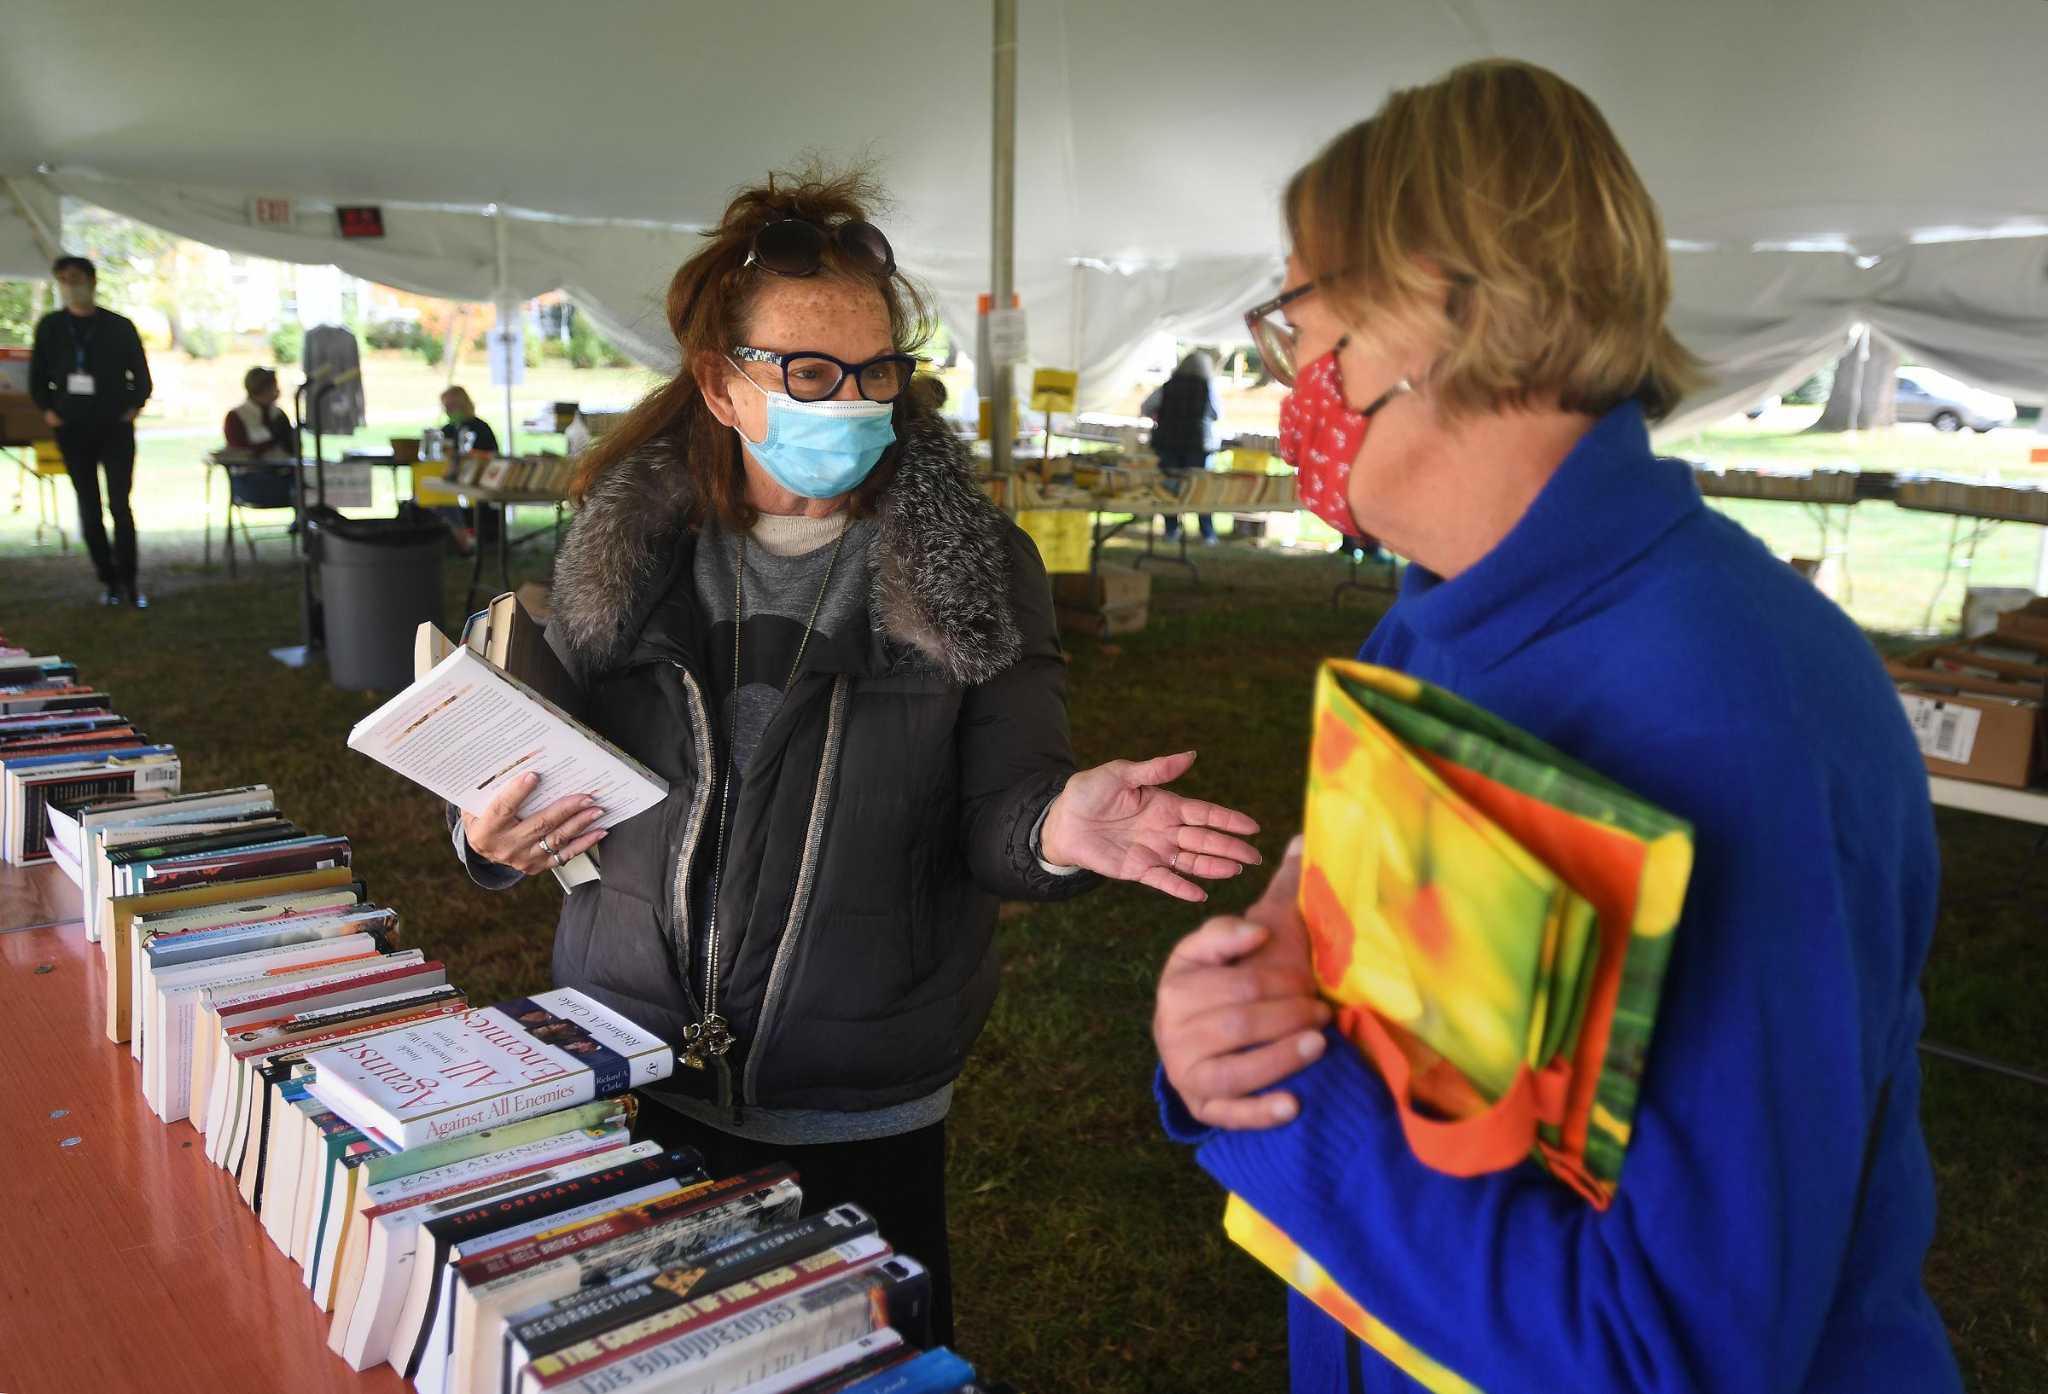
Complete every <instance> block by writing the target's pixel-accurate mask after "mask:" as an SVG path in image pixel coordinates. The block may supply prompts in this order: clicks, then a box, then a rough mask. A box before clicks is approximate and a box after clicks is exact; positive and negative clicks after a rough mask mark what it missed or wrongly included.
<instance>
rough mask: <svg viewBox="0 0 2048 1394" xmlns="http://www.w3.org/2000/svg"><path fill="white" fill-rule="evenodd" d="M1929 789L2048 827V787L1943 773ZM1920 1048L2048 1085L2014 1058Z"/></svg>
mask: <svg viewBox="0 0 2048 1394" xmlns="http://www.w3.org/2000/svg"><path fill="white" fill-rule="evenodd" d="M1927 786H1928V788H1927V792H1928V794H1929V795H1930V796H1931V797H1932V798H1933V800H1934V805H1935V807H1936V808H1959V809H1962V810H1964V811H1965V812H1968V813H1983V814H1987V815H1989V816H1990V817H1993V818H2005V819H2008V820H2010V821H2012V822H2015V823H2031V824H2033V825H2034V826H2036V827H2039V828H2044V829H2048V789H2007V788H2003V787H2001V786H2000V785H1996V784H1978V783H1975V782H1973V781H1971V780H1967V779H1949V778H1946V777H1944V776H1942V775H1932V776H1929V778H1928V780H1927ZM2044 842H2048V832H2044V833H2043V834H2042V835H2041V838H2040V839H2039V840H2037V841H2036V842H2035V844H2034V848H2035V851H2037V852H2038V851H2040V850H2041V847H2042V845H2043V843H2044ZM1920 1049H1921V1050H1923V1051H1925V1052H1926V1053H1927V1054H1929V1055H1936V1056H1940V1057H1941V1058H1942V1059H1944V1060H1953V1061H1955V1062H1956V1063H1957V1064H1959V1065H1970V1066H1974V1067H1975V1068H1977V1069H1980V1070H1990V1071H1992V1072H1993V1073H1994V1074H2001V1075H2008V1076H2010V1077H2011V1078H2013V1079H2021V1080H2025V1081H2026V1082H2027V1083H2029V1084H2035V1085H2039V1086H2040V1087H2042V1088H2043V1089H2048V1075H2044V1074H2042V1073H2040V1072H2039V1071H2038V1070H2032V1069H2028V1068H2027V1067H2025V1066H2023V1065H2016V1064H2013V1063H2011V1062H2010V1061H2005V1060H1997V1059H1994V1058H1992V1057H1991V1056H1988V1055H1978V1054H1976V1053H1975V1052H1974V1051H1968V1050H1958V1049H1956V1048H1955V1047H1954V1046H1945V1045H1941V1044H1940V1043H1938V1042H1935V1041H1929V1040H1925V1039H1923V1040H1922V1041H1921V1042H1920Z"/></svg>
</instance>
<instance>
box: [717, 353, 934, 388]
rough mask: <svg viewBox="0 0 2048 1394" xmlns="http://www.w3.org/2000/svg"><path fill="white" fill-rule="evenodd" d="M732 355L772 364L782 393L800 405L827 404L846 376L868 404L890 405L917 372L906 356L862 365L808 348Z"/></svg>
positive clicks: (912, 359) (882, 356)
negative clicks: (778, 374) (810, 403)
mask: <svg viewBox="0 0 2048 1394" xmlns="http://www.w3.org/2000/svg"><path fill="white" fill-rule="evenodd" d="M732 356H733V357H734V358H736V359H738V360H739V361H740V362H742V363H772V364H774V365H775V366H776V367H778V368H780V369H782V390H783V391H784V392H786V393H788V394H789V395H790V396H792V397H794V398H796V399H797V400H798V401H799V402H823V401H826V400H828V399H829V398H831V397H833V396H834V395H836V394H837V393H838V391H839V384H841V383H843V382H845V381H846V380H847V378H849V377H851V378H852V379H853V381H854V385H855V386H856V387H858V388H859V389H860V395H861V396H863V397H865V398H866V399H867V400H868V401H870V402H893V401H895V400H896V399H897V398H898V397H900V396H902V395H903V389H904V388H906V387H908V386H910V379H911V375H912V374H914V373H915V372H916V371H917V359H916V358H915V357H914V356H912V355H910V354H907V353H884V354H878V355H877V356H875V357H873V358H870V359H869V360H868V361H867V362H865V363H848V362H847V361H845V360H844V359H841V358H834V357H833V356H832V355H831V354H829V353H819V352H816V351H815V350H811V349H799V350H798V351H797V352H795V353H775V352H772V351H771V350H769V349H761V348H748V347H745V346H744V345H742V346H741V347H739V348H736V349H734V350H733V351H732Z"/></svg>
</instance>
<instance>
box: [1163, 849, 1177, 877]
mask: <svg viewBox="0 0 2048 1394" xmlns="http://www.w3.org/2000/svg"><path fill="white" fill-rule="evenodd" d="M1166 869H1167V870H1168V871H1171V872H1173V873H1174V875H1176V876H1178V875H1179V874H1180V853H1178V852H1175V853H1174V854H1173V858H1172V860H1170V861H1169V862H1167V864H1166Z"/></svg>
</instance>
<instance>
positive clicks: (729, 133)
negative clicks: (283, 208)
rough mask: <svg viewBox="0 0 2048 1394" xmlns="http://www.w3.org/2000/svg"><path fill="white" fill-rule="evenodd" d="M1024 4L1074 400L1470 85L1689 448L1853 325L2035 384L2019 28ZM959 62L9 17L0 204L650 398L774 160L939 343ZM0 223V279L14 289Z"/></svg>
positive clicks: (979, 100)
mask: <svg viewBox="0 0 2048 1394" xmlns="http://www.w3.org/2000/svg"><path fill="white" fill-rule="evenodd" d="M1021 8H1022V16H1021V33H1020V44H1019V80H1018V89H1019V111H1020V114H1019V131H1018V151H1019V156H1018V160H1019V163H1018V172H1017V188H1018V199H1017V204H1018V227H1017V280H1018V287H1019V290H1020V292H1021V294H1022V295H1023V298H1024V303H1025V307H1026V309H1027V312H1028V313H1029V315H1030V318H1031V330H1032V333H1031V347H1032V354H1033V357H1034V358H1035V359H1036V360H1037V361H1040V362H1043V363H1047V364H1051V365H1057V366H1079V367H1080V368H1081V370H1082V372H1083V374H1084V393H1085V394H1086V395H1087V396H1088V397H1092V398H1095V399H1097V400H1099V399H1101V398H1102V397H1103V396H1105V395H1108V394H1109V393H1111V392H1113V391H1114V389H1115V388H1116V387H1117V386H1118V385H1119V379H1120V378H1121V376H1122V371H1123V369H1124V368H1125V366H1126V365H1127V363H1128V360H1129V356H1130V353H1131V350H1132V348H1133V346H1134V345H1135V344H1136V343H1137V342H1138V341H1140V340H1141V339H1142V338H1143V337H1145V336H1146V335H1148V334H1151V333H1155V332H1158V331H1162V330H1165V331H1172V332H1177V333H1180V334H1182V335H1183V336H1186V337H1206V336H1216V335H1220V334H1222V333H1225V332H1227V331H1228V329H1229V327H1230V325H1231V324H1232V322H1233V321H1234V319H1235V316H1236V314H1237V313H1238V312H1240V311H1241V310H1242V309H1243V308H1244V307H1245V306H1246V305H1247V304H1249V303H1250V302H1252V301H1253V300H1255V299H1256V298H1258V296H1259V295H1260V294H1261V293H1263V292H1264V291H1266V290H1267V289H1268V288H1270V287H1271V286H1272V285H1274V284H1276V283H1277V279H1278V259H1279V256H1280V254H1281V252H1282V250H1283V249H1282V247H1281V228H1280V220H1279V216H1278V212H1277V207H1276V201H1277V193H1278V190H1279V188H1280V186H1281V185H1282V184H1283V183H1284V181H1285V179H1286V177H1287V175H1288V173H1289V172H1290V171H1291V170H1292V169H1293V168H1294V167H1295V166H1296V165H1297V164H1298V163H1299V162H1300V160H1301V159H1303V158H1304V157H1306V156H1307V155H1308V154H1309V153H1311V152H1312V151H1313V150H1314V148H1315V147H1316V146H1317V145H1318V144H1319V143H1320V142H1321V141H1322V140H1324V139H1326V138H1327V137H1328V136H1329V135H1331V134H1333V133H1334V132H1335V131H1337V130H1338V129H1340V128H1342V127H1343V126H1344V125H1346V124H1348V123H1350V122H1352V121H1355V120H1357V119H1359V118H1360V117H1362V116H1364V115H1366V114H1368V113H1369V112H1370V111H1371V109H1372V108H1373V107H1374V106H1375V105H1377V103H1378V102H1379V100H1380V99H1381V97H1382V96H1383V95H1384V94H1385V93H1386V92H1387V91H1388V90H1389V89H1390V88H1392V87H1396V86H1400V85H1404V84H1409V83H1414V82H1420V81H1426V80H1428V79H1429V78H1431V77H1434V76H1436V75H1437V74H1439V73H1441V72H1442V71H1443V70H1445V69H1446V68H1448V67H1450V66H1451V65H1452V64H1454V63H1457V62H1459V61H1462V60H1465V59H1468V58H1472V57H1476V56H1480V55H1484V54H1508V55H1513V56H1516V57H1522V58H1528V59H1531V60H1533V61H1536V62H1540V63H1544V64H1546V65H1549V66H1551V67H1554V68H1556V69H1557V70H1559V71H1560V72H1562V73H1563V74H1565V75H1566V76H1567V77H1569V78H1571V79H1572V80H1574V81H1576V82H1578V83H1579V84H1581V85H1582V86H1584V87H1585V88H1586V89H1587V90H1588V91H1589V92H1590V93H1591V94H1592V95H1593V97H1594V98H1595V99H1596V100H1597V101H1599V102H1600V104H1601V105H1602V107H1603V109H1604V110H1605V111H1606V112H1607V114H1608V116H1609V118H1610V119H1611V120H1612V122H1613V124H1614V125H1615V127H1616V129H1617V130H1618V132H1619V134H1620V136H1621V138H1622V140H1623V142H1624V144H1625V145H1626V146H1627V147H1628V148H1629V150H1630V151H1631V153H1632V154H1633V155H1634V157H1635V159H1636V161H1637V163H1638V165H1639V166H1640V168H1641V169H1642V171H1643V174H1644V177H1645V179H1646V180H1647V181H1648V183H1649V185H1650V187H1651V189H1652V191H1653V192H1654V193H1655V194H1656V195H1657V197H1658V199H1659V201H1660V203H1661V205H1662V207H1663V210H1664V214H1665V220H1666V225H1667V231H1668V232H1669V233H1670V235H1671V236H1672V238H1673V239H1674V241H1675V243H1676V244H1678V245H1679V246H1680V247H1681V248H1682V249H1683V250H1680V251H1678V252H1677V253H1676V256H1675V260H1676V261H1677V263H1678V295H1677V301H1678V304H1677V309H1676V312H1675V319H1676V323H1677V327H1678V328H1679V330H1680V332H1681V334H1682V335H1684V336H1685V337H1686V339H1687V341H1688V342H1689V343H1691V344H1692V346H1693V347H1694V348H1695V350H1696V351H1698V352H1699V353H1701V354H1702V355H1703V356H1704V357H1706V358H1707V359H1708V360H1709V362H1710V363H1711V364H1712V365H1713V366H1714V367H1715V368H1716V370H1717V371H1718V372H1719V374H1720V378H1721V381H1720V384H1719V386H1718V387H1717V388H1716V389H1715V390H1714V392H1713V393H1712V394H1711V397H1712V400H1707V399H1706V398H1704V397H1703V398H1702V400H1701V401H1700V402H1698V403H1696V404H1694V409H1693V410H1692V411H1690V412H1688V415H1689V416H1692V415H1697V414H1699V413H1702V412H1707V411H1718V410H1721V409H1723V408H1725V407H1726V406H1729V405H1739V404H1741V403H1742V402H1744V401H1746V400H1748V399H1749V398H1752V397H1754V396H1755V395H1756V394H1757V393H1759V392H1761V391H1764V390H1768V389H1769V388H1770V387H1771V386H1773V385H1775V384H1778V383H1782V382H1785V381H1788V380H1792V379H1796V377H1798V376H1800V375H1802V374H1803V373H1804V372H1806V371H1809V370H1810V369H1811V367H1812V366H1814V365H1815V364H1817V363H1818V362H1821V361H1825V360H1826V359H1827V358H1828V357H1829V356H1831V355H1832V354H1834V353H1837V352H1839V351H1840V349H1841V347H1842V344H1843V342H1844V340H1845V338H1846V333H1847V329H1848V326H1849V325H1850V324H1851V323H1854V322H1857V321H1866V322H1869V323H1871V324H1873V325H1875V326H1876V327H1877V328H1878V330H1879V332H1881V333H1884V334H1887V335H1889V336H1890V337H1892V338H1894V339H1896V340H1898V341H1899V342H1900V343H1901V344H1902V346H1905V347H1907V348H1908V349H1909V351H1911V352H1912V353H1913V354H1914V355H1915V356H1916V357H1919V358H1921V359H1923V360H1924V361H1927V362H1930V363H1934V364H1937V365H1940V366H1944V367H1948V368H1950V369H1951V370H1953V371H1955V372H1957V373H1959V374H1961V375H1963V376H1965V377H1969V378H1971V379H1973V380H1976V381H1980V382H1983V383H1984V384H1986V385H1987V386H1995V387H1999V388H2003V389H2005V390H2007V391H2010V392H2013V393H2015V394H2016V395H2019V396H2022V397H2026V398H2034V399H2038V398H2039V397H2040V396H2042V395H2043V389H2044V387H2048V291H2044V283H2043V277H2042V270H2043V258H2044V256H2048V251H2044V250H2043V249H2044V248H2048V237H2044V236H2043V233H2044V232H2048V194H2044V193H2042V192H2039V191H2038V190H2037V189H2036V188H2035V187H2034V186H2033V184H2032V183H2031V182H2029V181H2028V178H2027V176H2028V175H2029V174H2030V173H2031V172H2032V169H2033V167H2034V166H2035V165H2036V163H2037V162H2038V159H2039V156H2038V153H2037V151H2036V150H2035V148H2034V140H2033V139H2032V137H2033V136H2034V133H2036V132H2038V131H2040V130H2042V129H2048V122H2044V120H2043V118H2044V117H2048V87H2044V84H2042V83H2041V82H2040V81H2039V75H2038V72H2037V68H2038V57H2039V55H2040V54H2041V53H2043V52H2048V7H2044V6H2042V5H2041V4H2040V3H2039V0H1979V3H1978V4H1975V5H1972V6H1968V7H1932V6H1925V5H1920V4H1914V3H1907V2H1906V0H1807V3H1804V4H1801V5H1797V6H1790V7H1788V6H1782V5H1770V4H1765V3H1761V2H1760V0H1726V2H1725V3H1721V4H1716V5H1711V6H1702V5H1697V4H1678V3H1671V2H1670V0H1657V2H1656V3H1648V2H1647V0H1578V3H1572V2H1571V0H1438V3H1435V4H1428V5H1423V4H1394V3H1381V4H1372V5H1360V4H1356V3H1344V2H1343V0H1297V2H1296V3H1281V4H1276V5H1262V6H1255V5H1245V4H1242V3H1225V2H1224V0H1170V3H1169V0H1119V3H1116V4H1086V3H1075V0H1026V3H1025V4H1024V5H1023V6H1022V7H1021ZM988 46H989V17H988V12H987V10H986V8H985V7H984V6H981V5H976V4H971V3H963V2H962V0H882V2H881V3H878V4H870V5H865V6H848V5H837V4H822V3H816V0H785V3H783V4H781V5H777V6H731V5H725V6H714V5H707V4H701V3H677V4H671V5H660V6H647V5H633V6H628V5H624V4H619V3H605V2H603V0H600V3H596V4H592V5H587V6H582V7H565V6H558V5H553V4H547V5H542V4H536V3H523V2H522V0H494V2H493V3H486V0H439V2H438V3H436V4H434V5H424V6H423V5H400V4H397V3H393V0H360V3H357V4H354V5H351V6H348V7H345V8H344V9H341V10H328V11H319V10H309V9H305V8H303V7H283V8H280V7H277V6H274V5H258V4H256V3H254V0H192V3H186V4H179V5H163V4H157V3H145V0H106V3H103V4H100V5H96V6H90V7H86V6H77V5H72V4H60V3H58V0H16V3H15V4H13V5H12V6H10V9H9V24H8V42H7V43H6V44H5V45H4V46H0V176H9V177H11V178H12V180H13V181H14V183H15V185H16V186H17V187H22V188H36V187H40V188H42V189H44V190H46V191H47V190H49V189H58V190H62V191H64V192H66V193H71V194H74V195H76V196H78V197H81V198H86V199H90V200H91V201H93V202H96V203H100V204H103V205H105V206H107V207H110V208H113V209H115V210H116V211H119V212H123V213H127V214H129V215H131V216H135V217H138V218H143V219H146V220H147V221H150V222H153V223H157V224H159V225H161V226H163V227H165V228H168V229H170V230H171V231H174V232H178V233H182V234H185V235H188V236H192V237H196V238H200V239H203V240H205V241H208V242H211V243H214V244H216V245H221V246H226V247H229V248H232V249H237V250H243V251H247V252H252V253H257V254H262V255H268V256H275V257H282V258H285V259H290V260H298V261H310V262H334V263H336V264H338V265H340V266H342V267H344V268H345V269H347V270H349V271H352V272H354V273H356V274H359V275H363V276H367V277H371V278H374V279H376V280H380V281H385V282H388V283H391V284H394V285H398V286H402V287H407V288H410V289H414V290H419V291H423V292H427V293H432V294H439V295H448V296H457V297H463V298H491V297H492V296H494V295H496V294H499V293H501V292H510V293H512V294H517V295H522V296H523V295H530V294H533V293H536V292H539V291H542V290H547V289H551V288H553V287H557V286H560V287H564V288H566V289H568V290H569V291H570V293H571V294H572V295H574V296H575V298H576V299H577V301H578V302H579V303H580V304H582V305H583V306H585V307H586V308H587V309H589V310H590V311H592V312H593V314H594V315H595V316H596V318H597V320H598V322H599V324H600V326H601V327H602V328H603V329H604V330H605V331H606V332H607V334H608V335H610V336H611V337H614V338H615V339H617V340H618V341H619V342H620V343H621V344H622V346H624V347H627V348H628V349H629V350H630V351H631V352H633V353H634V354H635V356H636V357H639V358H641V359H643V360H644V361H647V362H650V363H655V364H661V363H663V362H664V361H665V358H666V353H665V349H666V346H667V337H668V336H667V331H666V327H665V325H664V324H663V323H662V317H661V311H660V300H661V295H662V291H663V289H664V287H665V285H666V282H667V278H668V276H669V274H670V272H672V271H673V269H674V267H675V265H676V263H677V262H679V261H680V260H681V259H682V258H683V256H685V255H687V252H688V249H689V247H690V244H691V238H690V235H689V231H688V230H689V229H690V228H693V227H699V226H702V225H704V224H705V223H707V222H709V221H711V220H714V219H715V218H716V217H717V215H718V213H719V211H720V209H721V208H722V206H723V203H724V199H725V197H726V195H727V194H728V192H729V191H730V190H731V189H733V188H734V187H736V186H738V185H740V184H742V183H745V182H748V181H750V180H752V179H755V178H757V177H759V176H760V175H761V174H762V173H763V172H764V171H765V170H767V169H770V168H776V167H787V166H789V165H790V164H792V163H793V162H795V161H796V160H798V159H799V158H800V157H801V156H802V154H803V153H805V152H810V151H815V152H819V153H822V154H824V155H825V156H827V157H828V158H838V159H842V160H843V159H847V158H853V157H861V158H867V159H870V160H872V161H873V162H874V163H875V164H876V166H877V167H878V169H879V171H880V173H881V175H882V177H883V179H884V181H885V182H886V183H887V185H888V186H889V187H890V189H891V190H892V191H893V193H894V195H895V197H896V200H897V206H896V208H895V209H894V210H893V212H892V213H891V214H890V215H889V216H888V217H887V218H886V220H885V223H886V226H887V227H888V229H889V231H890V234H891V237H892V239H893V240H894V241H895V243H896V244H897V247H898V250H899V255H900V257H901V259H902V261H903V262H904V264H905V266H906V267H907V268H908V269H910V270H912V271H913V272H914V273H916V274H917V275H918V276H919V277H921V278H922V279H923V281H924V282H925V283H926V284H927V285H928V286H929V287H930V288H931V289H932V290H933V292H934V293H935V295H936V297H937V299H938V301H939V304H940V306H941V308H942V311H943V312H944V314H945V316H946V318H947V319H948V321H949V322H950V323H951V324H953V326H954V327H955V328H956V330H958V331H963V332H964V331H966V330H968V329H969V328H970V327H971V325H972V317H973V312H974V299H975V296H976V295H977V293H978V292H980V291H981V290H983V289H985V288H986V280H987V270H986V267H987V256H988V240H989V233H988V169H989V140H988V121H987V115H986V113H987V109H988V92H989V77H988V73H989V57H988ZM39 170H42V171H46V172H45V173H41V174H38V173H37V171H39ZM257 195H275V196H289V197H292V198H294V199H295V201H296V202H295V221H294V223H293V224H292V226H290V227H289V228H282V229H279V228H258V227H255V226H252V224H251V218H250V213H249V200H250V198H251V197H252V196H257ZM41 197H44V198H47V193H45V194H43V195H41ZM358 202H359V203H376V204H381V205H382V206H383V207H384V209H385V222H386V226H387V235H386V237H385V238H384V239H383V240H382V241H381V242H360V241H358V242H348V243H344V242H341V241H340V240H339V239H338V237H337V234H336V231H335V219H334V218H333V216H332V213H331V209H332V206H333V205H334V204H335V203H358ZM487 208H490V209H495V210H496V213H497V218H498V219H501V220H502V222H503V229H504V233H503V235H504V239H505V244H506V250H507V252H508V260H509V275H508V276H507V277H505V278H503V281H502V283H501V278H500V274H499V260H498V248H499V241H498V239H499V236H500V230H499V227H498V226H497V221H496V220H494V219H493V218H490V217H487V216H486V214H485V210H486V209H487ZM6 211H7V210H5V209H0V253H5V254H6V255H0V262H5V263H6V265H5V266H0V270H5V269H9V268H12V269H16V270H19V269H20V268H19V267H17V266H14V263H16V262H18V261H20V260H21V256H20V255H19V254H18V252H15V251H14V250H13V248H12V245H11V244H12V242H13V241H15V240H18V239H11V238H10V234H9V232H8V231H7V228H8V224H7V222H6V219H5V213H6ZM1987 235H1991V236H1992V240H1981V239H1983V238H1985V237H1986V236H1987ZM1816 249H1817V250H1816ZM1871 258H1876V260H1875V261H1874V262H1871V261H1870V259H1871ZM1864 263H1869V264H1864Z"/></svg>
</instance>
